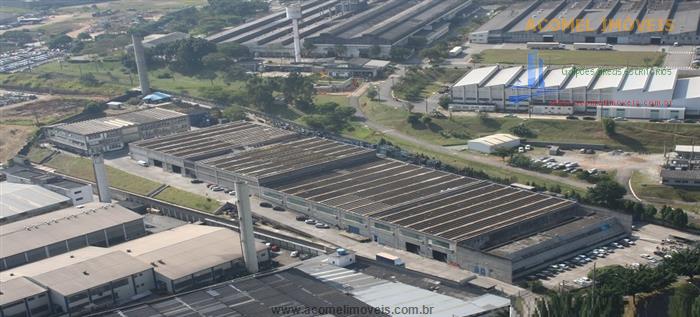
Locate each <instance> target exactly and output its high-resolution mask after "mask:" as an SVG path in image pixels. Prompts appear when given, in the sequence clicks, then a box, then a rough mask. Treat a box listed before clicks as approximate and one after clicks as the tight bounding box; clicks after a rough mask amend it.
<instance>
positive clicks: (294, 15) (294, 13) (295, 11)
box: [286, 4, 302, 63]
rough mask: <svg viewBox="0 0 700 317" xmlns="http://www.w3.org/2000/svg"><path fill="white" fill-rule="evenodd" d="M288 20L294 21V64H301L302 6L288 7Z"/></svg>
mask: <svg viewBox="0 0 700 317" xmlns="http://www.w3.org/2000/svg"><path fill="white" fill-rule="evenodd" d="M286 9H287V19H290V20H292V35H293V36H294V62H296V63H301V38H300V36H299V19H301V17H302V15H301V5H299V4H292V5H289V6H288V7H286Z"/></svg>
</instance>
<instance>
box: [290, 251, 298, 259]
mask: <svg viewBox="0 0 700 317" xmlns="http://www.w3.org/2000/svg"><path fill="white" fill-rule="evenodd" d="M289 256H291V257H293V258H296V257H298V256H299V251H292V252H289Z"/></svg>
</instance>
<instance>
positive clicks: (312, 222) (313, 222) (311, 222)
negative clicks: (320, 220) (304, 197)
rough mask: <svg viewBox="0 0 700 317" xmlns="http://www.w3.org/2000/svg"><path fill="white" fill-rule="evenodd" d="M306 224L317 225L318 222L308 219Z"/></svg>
mask: <svg viewBox="0 0 700 317" xmlns="http://www.w3.org/2000/svg"><path fill="white" fill-rule="evenodd" d="M304 223H305V224H307V225H315V224H316V220H313V219H306V220H304Z"/></svg>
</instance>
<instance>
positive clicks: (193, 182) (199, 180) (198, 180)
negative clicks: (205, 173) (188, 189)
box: [190, 178, 204, 184]
mask: <svg viewBox="0 0 700 317" xmlns="http://www.w3.org/2000/svg"><path fill="white" fill-rule="evenodd" d="M190 183H192V184H201V183H204V181H202V180H201V179H196V178H195V179H193V180H191V181H190Z"/></svg>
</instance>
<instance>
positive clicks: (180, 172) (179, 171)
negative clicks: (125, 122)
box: [173, 165, 182, 174]
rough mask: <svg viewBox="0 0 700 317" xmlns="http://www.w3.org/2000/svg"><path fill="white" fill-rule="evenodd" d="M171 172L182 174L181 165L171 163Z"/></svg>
mask: <svg viewBox="0 0 700 317" xmlns="http://www.w3.org/2000/svg"><path fill="white" fill-rule="evenodd" d="M173 173H175V174H182V167H180V166H177V165H173Z"/></svg>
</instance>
